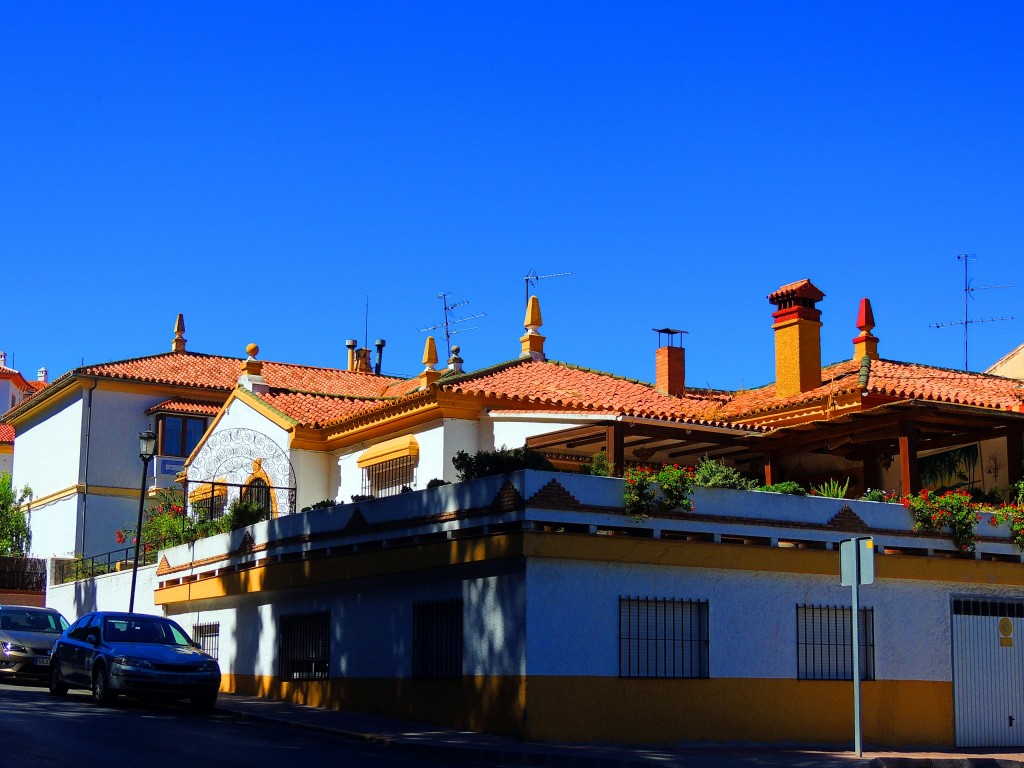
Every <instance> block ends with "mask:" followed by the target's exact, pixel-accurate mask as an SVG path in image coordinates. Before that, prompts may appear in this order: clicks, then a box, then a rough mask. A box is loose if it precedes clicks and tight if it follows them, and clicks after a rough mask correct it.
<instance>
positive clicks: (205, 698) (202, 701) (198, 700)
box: [189, 693, 217, 712]
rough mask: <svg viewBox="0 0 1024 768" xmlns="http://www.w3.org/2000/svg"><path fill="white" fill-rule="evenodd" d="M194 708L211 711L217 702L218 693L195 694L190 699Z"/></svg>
mask: <svg viewBox="0 0 1024 768" xmlns="http://www.w3.org/2000/svg"><path fill="white" fill-rule="evenodd" d="M189 702H190V703H191V704H192V709H193V711H195V712H209V711H210V710H211V709H213V708H214V706H215V705H216V704H217V694H216V693H204V694H203V695H201V696H193V697H192V698H191V699H189Z"/></svg>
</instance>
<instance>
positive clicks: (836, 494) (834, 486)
mask: <svg viewBox="0 0 1024 768" xmlns="http://www.w3.org/2000/svg"><path fill="white" fill-rule="evenodd" d="M849 489H850V478H846V482H845V483H842V484H840V482H839V481H838V480H835V479H833V478H831V477H830V478H829V479H828V480H827V481H825V482H824V483H822V484H821V485H812V486H811V495H812V496H824V497H825V498H828V499H845V498H846V492H847V491H848V490H849Z"/></svg>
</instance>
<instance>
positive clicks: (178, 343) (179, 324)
mask: <svg viewBox="0 0 1024 768" xmlns="http://www.w3.org/2000/svg"><path fill="white" fill-rule="evenodd" d="M184 351H185V316H184V315H183V314H181V313H180V312H179V313H178V317H177V319H175V321H174V338H173V339H172V340H171V352H184Z"/></svg>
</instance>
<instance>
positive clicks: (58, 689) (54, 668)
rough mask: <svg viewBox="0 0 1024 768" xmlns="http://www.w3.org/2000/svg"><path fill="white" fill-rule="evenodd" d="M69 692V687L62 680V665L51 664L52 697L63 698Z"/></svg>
mask: <svg viewBox="0 0 1024 768" xmlns="http://www.w3.org/2000/svg"><path fill="white" fill-rule="evenodd" d="M67 692H68V685H67V683H65V682H64V681H62V680H61V679H60V665H59V664H54V663H52V662H51V666H50V695H51V696H63V695H64V694H66V693H67Z"/></svg>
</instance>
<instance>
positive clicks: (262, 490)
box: [242, 477, 272, 512]
mask: <svg viewBox="0 0 1024 768" xmlns="http://www.w3.org/2000/svg"><path fill="white" fill-rule="evenodd" d="M242 501H247V502H250V503H252V504H255V505H256V506H258V507H259V508H260V509H265V510H267V512H269V511H270V510H271V509H272V507H271V506H270V486H269V485H267V481H266V480H264V479H263V478H262V477H256V478H253V481H252V482H251V483H249V484H248V485H247V486H245V487H244V488H243V489H242Z"/></svg>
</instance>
